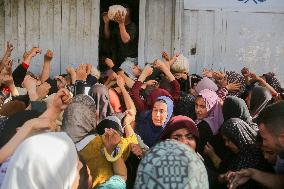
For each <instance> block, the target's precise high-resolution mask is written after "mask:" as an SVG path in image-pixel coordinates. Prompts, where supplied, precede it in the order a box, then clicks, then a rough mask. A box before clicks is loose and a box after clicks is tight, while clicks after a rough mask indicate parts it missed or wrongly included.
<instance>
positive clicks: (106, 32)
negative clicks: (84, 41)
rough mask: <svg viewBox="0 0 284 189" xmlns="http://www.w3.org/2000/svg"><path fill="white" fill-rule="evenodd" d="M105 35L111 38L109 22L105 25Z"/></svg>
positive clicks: (106, 37)
mask: <svg viewBox="0 0 284 189" xmlns="http://www.w3.org/2000/svg"><path fill="white" fill-rule="evenodd" d="M104 36H105V39H109V38H110V31H109V24H108V23H107V24H105V25H104Z"/></svg>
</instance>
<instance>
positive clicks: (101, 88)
mask: <svg viewBox="0 0 284 189" xmlns="http://www.w3.org/2000/svg"><path fill="white" fill-rule="evenodd" d="M90 91H91V96H92V97H93V99H94V100H95V103H96V106H97V124H98V123H100V122H101V121H102V120H103V119H104V118H105V117H107V116H110V115H113V113H114V110H113V108H112V106H111V104H110V101H109V93H108V88H107V87H106V86H105V85H103V84H95V85H93V87H92V89H91V90H90Z"/></svg>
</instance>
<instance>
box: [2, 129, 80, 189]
mask: <svg viewBox="0 0 284 189" xmlns="http://www.w3.org/2000/svg"><path fill="white" fill-rule="evenodd" d="M77 165H78V156H77V152H76V148H75V146H74V143H73V142H72V140H71V139H70V138H69V137H68V136H67V134H66V133H63V132H58V133H55V132H52V133H44V134H39V135H35V136H32V137H30V138H28V139H26V140H25V141H24V142H23V143H22V144H21V145H20V146H19V147H18V148H17V150H16V152H15V153H14V155H13V156H12V158H11V160H10V164H9V167H8V170H7V174H6V175H5V178H4V182H3V184H2V189H4V188H5V189H51V188H52V189H71V187H72V184H73V182H74V181H75V178H76V173H77Z"/></svg>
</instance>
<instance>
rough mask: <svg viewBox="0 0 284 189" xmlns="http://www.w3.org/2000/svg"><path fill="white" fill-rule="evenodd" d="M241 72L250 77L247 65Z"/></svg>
mask: <svg viewBox="0 0 284 189" xmlns="http://www.w3.org/2000/svg"><path fill="white" fill-rule="evenodd" d="M241 73H242V75H243V76H244V77H249V75H250V71H249V69H248V68H247V67H243V69H242V70H241Z"/></svg>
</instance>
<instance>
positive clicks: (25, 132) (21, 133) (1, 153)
mask: <svg viewBox="0 0 284 189" xmlns="http://www.w3.org/2000/svg"><path fill="white" fill-rule="evenodd" d="M31 131H32V127H31V126H30V125H23V126H22V127H20V129H19V130H18V132H17V133H16V134H15V135H14V136H13V137H12V138H11V139H10V140H9V141H8V142H7V143H6V144H5V145H4V146H3V147H2V148H1V149H0V163H3V162H4V161H5V160H6V159H7V158H8V157H10V156H11V155H12V154H13V153H14V151H15V150H16V148H17V146H18V145H19V144H20V143H21V142H22V141H23V140H25V139H26V138H27V137H28V136H29V134H30V133H31Z"/></svg>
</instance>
